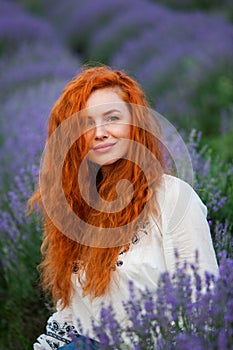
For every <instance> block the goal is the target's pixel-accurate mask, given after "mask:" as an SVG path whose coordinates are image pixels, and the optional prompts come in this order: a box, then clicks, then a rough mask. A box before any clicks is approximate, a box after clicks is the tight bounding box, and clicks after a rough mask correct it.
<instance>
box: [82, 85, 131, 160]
mask: <svg viewBox="0 0 233 350" xmlns="http://www.w3.org/2000/svg"><path fill="white" fill-rule="evenodd" d="M86 112H87V113H85V118H87V124H88V129H89V131H88V132H87V134H86V141H87V143H88V147H89V153H88V156H87V158H88V159H89V160H90V161H92V162H93V163H96V164H99V165H104V164H105V165H109V164H113V163H114V162H116V161H117V160H118V159H120V158H124V156H125V155H126V153H127V151H128V148H129V140H128V139H129V137H130V123H131V115H130V113H129V110H128V107H127V104H126V103H125V102H124V101H123V100H122V98H121V97H120V96H119V95H118V94H117V92H115V91H114V89H112V88H105V89H99V90H96V91H94V92H93V93H92V94H91V95H90V97H89V98H88V100H87V110H86Z"/></svg>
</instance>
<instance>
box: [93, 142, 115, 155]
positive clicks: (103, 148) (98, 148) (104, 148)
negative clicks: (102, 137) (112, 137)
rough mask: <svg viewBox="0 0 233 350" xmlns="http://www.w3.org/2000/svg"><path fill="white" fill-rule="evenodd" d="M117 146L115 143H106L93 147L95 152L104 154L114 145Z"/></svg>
mask: <svg viewBox="0 0 233 350" xmlns="http://www.w3.org/2000/svg"><path fill="white" fill-rule="evenodd" d="M115 144H116V142H115V143H104V144H100V145H98V146H96V147H93V150H94V151H96V152H100V153H103V152H107V151H109V150H110V149H111V148H112V147H113V146H114V145H115Z"/></svg>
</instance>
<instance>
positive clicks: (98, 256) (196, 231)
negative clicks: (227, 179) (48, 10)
mask: <svg viewBox="0 0 233 350" xmlns="http://www.w3.org/2000/svg"><path fill="white" fill-rule="evenodd" d="M165 154H166V152H164V147H163V145H162V140H161V135H160V128H159V125H158V124H157V123H156V121H155V119H153V118H151V113H150V112H149V109H148V104H147V102H146V100H145V96H144V94H143V92H142V90H141V89H140V87H139V86H138V84H137V83H136V82H135V81H134V80H133V79H131V78H130V77H129V76H127V75H126V74H124V73H122V72H119V71H114V70H112V69H110V68H108V67H94V68H89V69H86V70H84V71H83V72H81V74H80V75H78V76H77V77H76V78H74V79H73V80H72V81H71V82H70V83H68V84H67V86H66V87H65V89H64V91H63V93H62V95H61V97H60V98H59V99H58V101H57V102H56V103H55V105H54V107H53V109H52V112H51V115H50V118H49V124H48V139H47V143H46V149H45V152H44V161H43V165H42V168H41V176H40V184H39V188H38V190H37V191H36V192H35V193H34V195H33V196H32V198H31V199H30V205H31V206H34V205H35V204H37V205H38V206H39V207H40V208H41V210H42V216H43V218H44V240H43V243H42V255H43V261H42V263H41V264H40V271H41V276H42V287H43V289H44V291H45V292H47V293H49V294H52V297H53V300H54V302H55V303H56V307H57V311H56V312H55V313H54V314H53V315H52V316H51V317H50V318H49V320H48V323H47V328H46V334H43V335H41V336H40V337H39V338H38V339H37V343H35V344H34V349H35V350H38V349H57V348H59V347H62V346H64V345H65V344H69V343H70V342H71V339H70V337H69V332H70V331H73V332H74V333H76V334H77V335H79V336H78V341H80V344H81V343H82V340H83V338H82V336H85V335H86V334H87V333H88V335H89V337H90V338H95V335H94V334H93V331H92V326H91V322H92V319H94V320H95V321H98V317H99V312H100V309H101V304H102V303H103V302H104V303H106V304H109V303H111V304H112V306H113V308H114V311H115V313H116V316H117V319H118V320H119V322H120V323H121V325H122V327H123V328H124V327H125V326H126V325H127V322H128V321H127V315H126V313H125V311H124V309H123V307H122V301H123V300H127V298H128V295H129V294H128V282H129V281H130V280H133V282H134V285H135V287H136V289H138V290H141V289H144V288H145V287H148V288H150V289H156V286H157V281H158V277H159V275H160V274H161V273H162V272H164V271H165V270H168V271H170V272H174V271H175V268H176V262H177V261H176V258H175V254H174V251H175V250H177V251H178V253H179V254H178V255H179V261H180V262H181V263H182V262H184V261H187V262H188V263H189V262H190V263H193V262H194V261H195V255H196V251H197V250H198V256H199V266H200V271H201V273H204V271H206V270H208V271H209V272H212V273H214V274H217V263H216V258H215V254H214V249H213V245H212V241H211V236H210V231H209V227H208V224H207V221H206V207H205V206H204V204H203V203H202V202H201V200H200V198H199V197H198V195H197V194H196V193H195V192H194V191H193V189H192V188H191V187H190V186H189V185H188V184H187V183H186V182H184V181H182V180H179V179H178V178H176V177H174V176H171V175H167V174H165V167H166V161H165V158H166V156H165ZM77 319H79V320H80V321H81V324H82V329H81V328H80V326H79V324H78V321H77ZM95 340H96V341H98V339H95ZM68 346H69V345H68ZM92 346H93V349H94V348H95V346H98V343H94V341H93V343H92ZM68 348H69V347H67V349H68ZM80 348H81V347H80ZM97 348H98V347H97Z"/></svg>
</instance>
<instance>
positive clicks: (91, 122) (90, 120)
mask: <svg viewBox="0 0 233 350" xmlns="http://www.w3.org/2000/svg"><path fill="white" fill-rule="evenodd" d="M94 125H95V122H94V120H93V119H91V118H88V120H87V126H94Z"/></svg>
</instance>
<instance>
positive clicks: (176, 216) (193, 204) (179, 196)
mask: <svg viewBox="0 0 233 350" xmlns="http://www.w3.org/2000/svg"><path fill="white" fill-rule="evenodd" d="M157 200H158V204H159V211H160V215H161V218H162V221H163V222H165V221H166V223H167V224H168V222H169V227H170V229H172V228H173V229H174V228H175V227H176V226H177V225H178V224H179V223H180V222H181V220H183V219H184V218H185V217H186V215H187V214H188V213H190V212H191V211H192V212H193V211H195V212H196V213H200V214H201V215H204V216H206V214H207V209H206V206H205V205H204V203H203V202H202V200H201V199H200V197H199V196H198V194H197V193H196V192H195V191H194V189H193V188H192V186H191V185H190V184H188V183H187V182H185V181H183V180H181V179H179V178H177V177H175V176H171V175H166V174H165V175H163V177H162V181H161V185H160V187H159V189H158V192H157Z"/></svg>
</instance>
